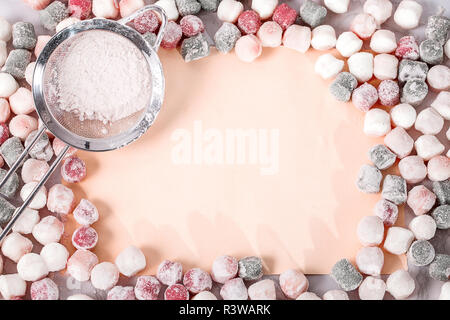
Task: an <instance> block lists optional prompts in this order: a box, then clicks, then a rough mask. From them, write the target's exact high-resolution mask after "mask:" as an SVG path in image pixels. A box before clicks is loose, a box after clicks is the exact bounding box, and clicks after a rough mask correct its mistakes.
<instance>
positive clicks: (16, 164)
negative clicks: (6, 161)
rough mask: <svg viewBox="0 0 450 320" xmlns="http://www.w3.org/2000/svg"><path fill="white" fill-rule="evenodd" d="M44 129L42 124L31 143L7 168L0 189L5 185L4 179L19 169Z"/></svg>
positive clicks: (6, 179)
mask: <svg viewBox="0 0 450 320" xmlns="http://www.w3.org/2000/svg"><path fill="white" fill-rule="evenodd" d="M44 131H45V127H44V126H42V127H41V128H40V129H39V131H38V132H37V133H36V136H35V137H34V138H33V140H31V143H30V144H29V145H28V146H27V147H26V148H25V149H24V150H23V151H22V153H21V154H20V155H19V157H18V158H17V160H16V161H15V162H14V163H13V165H12V166H11V167H10V168H9V170H8V172H7V173H6V175H5V176H4V177H3V180H2V181H1V182H0V189H1V188H2V187H3V186H4V185H5V183H6V181H8V179H9V178H10V177H11V176H12V175H13V174H14V172H16V171H17V169H19V167H20V165H21V164H22V162H23V160H24V159H25V158H26V156H27V155H28V153H29V152H30V150H31V148H33V146H34V145H35V144H36V141H38V139H39V138H40V137H41V136H42V133H43V132H44Z"/></svg>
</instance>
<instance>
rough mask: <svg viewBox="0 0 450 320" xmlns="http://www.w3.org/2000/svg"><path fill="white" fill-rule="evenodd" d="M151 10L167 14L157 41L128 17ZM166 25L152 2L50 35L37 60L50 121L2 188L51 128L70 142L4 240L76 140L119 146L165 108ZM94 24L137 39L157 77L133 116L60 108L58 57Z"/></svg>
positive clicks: (43, 115) (97, 147)
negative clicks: (162, 49) (103, 116)
mask: <svg viewBox="0 0 450 320" xmlns="http://www.w3.org/2000/svg"><path fill="white" fill-rule="evenodd" d="M148 10H154V11H156V12H158V13H159V15H160V17H161V26H160V29H159V32H158V34H157V36H156V40H155V43H154V45H153V46H150V45H149V44H148V42H147V41H146V40H145V39H144V38H143V36H142V35H141V34H140V33H139V32H137V31H136V30H134V29H132V28H130V27H128V26H127V23H129V22H131V21H132V20H133V19H134V18H136V17H137V16H139V15H140V14H142V13H144V12H146V11H148ZM166 25H167V16H166V14H165V12H164V10H163V9H161V8H160V7H159V6H155V5H148V6H145V7H143V8H142V9H140V10H138V11H136V12H135V13H133V14H132V15H130V16H128V17H126V18H123V19H121V20H118V21H112V20H107V19H97V18H95V19H91V20H86V21H82V22H79V23H76V24H74V25H72V26H69V27H67V28H65V29H63V30H61V31H60V32H59V33H57V34H55V35H54V36H53V37H52V38H51V39H50V41H49V42H48V43H47V45H46V46H45V47H44V49H43V50H42V52H41V54H40V55H39V57H38V59H37V61H36V66H35V69H34V75H33V84H32V91H33V99H34V102H35V105H36V111H37V113H38V116H39V118H40V119H41V120H42V122H43V124H44V126H42V127H41V128H40V129H39V130H38V133H37V134H36V136H35V137H34V139H33V140H32V141H31V143H30V145H28V146H27V147H26V148H25V150H24V151H23V152H22V153H21V155H20V156H19V158H18V159H17V160H16V162H15V163H14V164H13V165H12V166H11V167H10V169H9V170H8V172H7V174H6V175H5V177H4V178H3V180H2V181H1V182H0V188H1V187H2V186H3V185H4V184H5V183H6V181H7V180H8V179H9V178H10V177H11V175H12V174H13V173H14V172H15V171H17V169H18V168H19V167H20V165H21V164H22V163H23V161H24V159H25V158H26V157H27V155H28V153H29V151H30V149H31V148H32V147H33V146H34V144H35V143H36V142H37V141H38V139H39V138H40V137H41V135H42V134H43V133H44V132H45V130H46V129H48V130H49V131H50V132H51V133H52V134H54V135H55V137H57V138H59V139H60V140H62V141H63V142H64V143H66V146H65V147H64V149H63V150H62V151H61V153H60V154H59V155H58V156H57V157H56V159H55V160H54V161H53V163H52V164H51V166H50V168H49V170H48V171H47V172H46V173H45V175H44V177H43V178H42V179H41V180H40V181H39V182H38V183H37V185H36V186H35V188H34V189H33V190H32V192H31V193H30V195H29V196H28V197H27V198H26V199H25V200H24V202H23V204H22V205H21V206H20V207H19V208H17V209H16V211H15V212H14V215H13V216H12V218H11V219H10V221H9V222H8V224H7V225H6V226H5V228H4V230H3V231H2V232H1V234H0V241H1V240H2V239H3V238H4V237H5V236H6V235H7V234H8V232H9V231H10V230H11V228H12V226H13V225H14V223H15V222H16V221H17V219H18V218H19V217H20V215H21V214H22V212H23V211H24V209H25V208H26V207H27V206H28V205H29V204H30V203H31V201H32V200H33V198H34V196H35V195H36V193H37V191H38V190H39V189H40V188H41V187H42V186H43V185H44V184H45V183H46V181H47V180H48V178H49V177H50V176H51V174H52V173H53V172H54V171H55V169H56V167H57V166H58V164H59V163H60V162H61V160H62V159H63V158H64V156H65V154H66V153H67V151H68V149H69V147H70V146H72V147H74V148H77V149H80V150H86V151H109V150H115V149H118V148H121V147H123V146H125V145H127V144H129V143H131V142H133V141H135V140H136V139H138V138H139V137H140V136H141V135H142V134H144V133H145V132H146V131H147V129H148V128H149V127H150V126H151V125H152V124H153V122H154V121H155V118H156V116H157V115H158V113H159V111H160V109H161V105H162V102H163V97H164V74H163V70H162V66H161V62H160V60H159V57H158V55H157V53H156V52H157V51H158V48H159V45H160V43H161V40H162V38H163V33H164V30H165V28H166ZM93 30H102V31H107V32H111V33H114V34H115V35H117V36H118V37H124V38H126V39H128V40H129V41H131V43H132V44H134V45H135V46H136V47H137V48H138V49H139V51H140V53H142V55H143V56H144V58H145V60H146V62H147V66H148V71H149V73H150V77H151V86H150V88H142V89H143V90H149V92H148V104H147V105H146V106H144V107H143V108H142V109H140V110H138V111H137V112H135V113H134V114H131V115H130V116H128V117H126V118H123V119H120V120H118V121H115V122H113V123H108V124H105V123H104V122H102V121H100V120H87V119H85V120H83V121H81V120H80V117H79V116H78V115H76V114H74V113H72V112H68V111H61V109H60V108H58V103H59V102H58V95H57V94H55V90H56V89H55V86H56V84H57V83H55V77H54V76H53V71H54V70H56V69H57V68H58V63H59V62H60V61H61V60H62V58H63V57H64V55H65V54H66V53H67V52H68V50H70V47H71V44H72V43H73V42H74V41H76V40H77V39H79V38H80V37H83V34H86V33H87V32H90V31H93ZM105 125H107V126H108V127H107V130H105Z"/></svg>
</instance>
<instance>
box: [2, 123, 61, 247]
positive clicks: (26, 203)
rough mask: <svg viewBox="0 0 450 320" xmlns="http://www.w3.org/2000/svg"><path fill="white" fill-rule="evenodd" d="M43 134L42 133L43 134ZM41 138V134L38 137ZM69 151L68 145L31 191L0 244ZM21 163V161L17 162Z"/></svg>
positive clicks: (12, 219) (3, 234)
mask: <svg viewBox="0 0 450 320" xmlns="http://www.w3.org/2000/svg"><path fill="white" fill-rule="evenodd" d="M41 134H42V132H41ZM36 136H40V134H38V135H36ZM67 150H69V146H68V145H66V146H65V147H64V149H63V150H61V153H60V154H59V155H58V157H56V159H55V161H53V163H52V165H51V166H50V168H49V169H48V170H47V172H46V173H45V174H44V176H43V177H42V179H41V180H39V182H38V183H37V184H36V186H35V187H34V189H33V190H32V191H31V193H30V194H29V195H28V197H27V198H26V199H25V201H24V202H23V203H22V205H21V206H20V207H19V208H18V209H16V211H15V212H14V215H13V216H12V218H11V220H9V222H8V224H7V225H6V227H5V229H3V231H2V232H1V233H0V242H1V241H2V240H3V239H4V238H5V237H6V235H7V234H8V233H9V231H10V230H11V228H12V227H13V226H14V223H16V221H17V219H19V217H20V216H21V215H22V213H23V212H24V210H25V209H26V208H27V207H28V206H29V204H30V203H31V201H33V199H34V197H35V196H36V194H37V193H38V191H39V189H40V188H41V187H42V186H43V185H44V184H45V183H46V182H47V180H48V178H50V176H51V175H52V173H53V172H54V171H55V169H56V167H57V166H58V164H59V163H60V162H61V160H62V159H63V158H64V156H65V155H66V153H67ZM17 162H18V163H20V161H17ZM17 162H16V163H17Z"/></svg>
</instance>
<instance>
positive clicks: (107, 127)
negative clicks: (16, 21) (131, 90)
mask: <svg viewBox="0 0 450 320" xmlns="http://www.w3.org/2000/svg"><path fill="white" fill-rule="evenodd" d="M88 32H92V30H88V31H83V32H80V33H77V34H75V35H73V36H71V37H69V38H67V39H66V40H65V41H63V42H62V43H61V44H60V45H59V46H58V47H56V48H55V50H54V51H53V52H52V54H51V55H50V57H49V59H48V61H47V64H46V65H45V69H44V74H43V94H44V99H45V103H46V104H47V108H48V110H49V112H50V113H51V115H52V117H53V118H54V119H55V120H56V121H57V122H58V123H59V124H60V125H61V126H62V127H64V128H65V129H66V130H68V131H69V132H71V133H72V134H75V135H77V136H80V137H82V138H87V139H107V138H112V137H114V136H117V135H120V134H124V133H126V132H129V131H131V130H133V129H135V128H136V127H137V126H138V124H139V122H140V121H141V120H142V118H143V117H144V116H145V111H146V106H147V104H148V103H149V102H150V100H151V96H152V85H150V86H148V87H142V88H141V90H143V91H144V92H145V98H146V103H145V104H143V105H142V106H137V107H138V108H137V109H138V111H137V112H135V113H133V114H131V115H129V116H127V117H125V118H121V119H118V120H116V121H113V122H111V121H108V122H106V121H101V120H96V119H83V118H82V117H80V114H79V113H77V112H76V110H74V111H66V110H64V109H67V108H63V106H62V105H61V104H62V102H61V92H60V88H59V86H58V83H59V77H67V76H69V77H71V76H74V75H69V74H64V73H63V72H61V65H62V62H63V61H64V58H65V57H66V56H67V54H68V52H69V50H71V48H72V46H73V45H74V44H76V43H77V42H78V41H80V40H81V39H83V37H85V36H86V34H87V33H88ZM101 32H109V33H111V34H114V35H115V36H117V37H122V38H125V37H123V36H122V35H120V34H115V33H113V32H110V31H101ZM125 39H126V38H125ZM127 41H129V42H130V43H131V44H133V42H131V41H130V40H128V39H127ZM133 46H135V45H134V44H133ZM140 54H141V55H143V54H142V52H140ZM143 57H144V56H143ZM98 72H102V70H98ZM142 72H148V73H149V76H150V81H151V72H150V68H149V66H148V65H147V70H142ZM75 76H76V75H75ZM92 80H93V81H92V82H93V84H92V85H94V79H92ZM150 84H151V83H150ZM124 85H127V84H126V83H124ZM78 94H80V95H83V92H79V93H78ZM111 107H114V106H111ZM75 109H76V108H75Z"/></svg>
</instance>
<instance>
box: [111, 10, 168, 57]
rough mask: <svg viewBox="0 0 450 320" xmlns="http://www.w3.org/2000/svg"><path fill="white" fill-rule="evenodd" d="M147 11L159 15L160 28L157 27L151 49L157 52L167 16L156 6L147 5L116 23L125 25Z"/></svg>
mask: <svg viewBox="0 0 450 320" xmlns="http://www.w3.org/2000/svg"><path fill="white" fill-rule="evenodd" d="M149 10H152V11H157V12H158V13H159V16H160V17H161V26H160V27H159V31H158V34H157V35H156V40H155V44H154V45H153V49H154V50H155V51H158V49H159V45H160V44H161V41H162V38H163V36H164V30H166V26H167V15H166V12H165V11H164V9H163V8H161V7H160V6H157V5H148V6H145V7H143V8H141V9H139V10H137V11H136V12H134V13H132V14H130V15H129V16H128V17H125V18H122V19H120V20H118V21H117V22H119V23H121V24H127V23H128V22H131V21H132V20H134V18H136V17H137V16H139V15H141V14H143V13H144V12H147V11H149Z"/></svg>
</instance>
